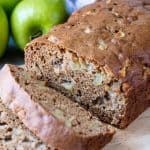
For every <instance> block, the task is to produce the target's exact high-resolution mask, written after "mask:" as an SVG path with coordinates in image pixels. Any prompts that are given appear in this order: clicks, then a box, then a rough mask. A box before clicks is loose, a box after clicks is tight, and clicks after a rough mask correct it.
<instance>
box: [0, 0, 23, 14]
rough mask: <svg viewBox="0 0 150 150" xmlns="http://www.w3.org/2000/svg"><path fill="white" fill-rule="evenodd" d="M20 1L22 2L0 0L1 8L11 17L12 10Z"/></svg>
mask: <svg viewBox="0 0 150 150" xmlns="http://www.w3.org/2000/svg"><path fill="white" fill-rule="evenodd" d="M19 1H20V0H0V6H2V7H3V8H4V10H5V11H6V13H7V14H8V15H10V14H11V12H12V10H13V9H14V7H15V6H16V4H17V3H18V2H19Z"/></svg>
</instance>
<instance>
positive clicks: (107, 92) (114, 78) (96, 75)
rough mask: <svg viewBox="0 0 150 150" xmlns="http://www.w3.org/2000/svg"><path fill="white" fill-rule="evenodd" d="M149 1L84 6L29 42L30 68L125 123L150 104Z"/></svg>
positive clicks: (121, 125)
mask: <svg viewBox="0 0 150 150" xmlns="http://www.w3.org/2000/svg"><path fill="white" fill-rule="evenodd" d="M149 6H150V2H149V1H146V0H108V1H101V2H97V3H94V4H92V5H89V6H87V7H84V8H83V9H81V10H79V11H77V12H75V13H74V14H73V15H72V16H71V17H70V19H69V20H68V22H67V23H65V24H62V25H59V26H56V27H55V28H54V29H53V30H51V31H50V32H49V34H47V35H45V36H43V37H40V38H38V39H36V40H34V41H32V42H31V43H29V44H28V45H27V47H26V48H25V63H26V67H27V69H28V70H30V71H33V72H36V74H37V76H39V78H42V79H44V80H45V81H48V82H49V85H50V86H51V87H53V88H56V89H57V90H59V91H61V92H62V93H64V94H65V95H66V96H68V97H71V99H73V100H74V101H76V102H78V103H79V104H81V105H82V106H84V107H85V108H86V109H88V110H89V111H91V112H92V113H93V114H94V115H96V116H98V117H99V118H100V119H101V120H103V121H105V122H107V123H110V124H112V125H115V126H117V127H119V128H124V127H126V126H127V125H128V124H129V123H130V122H132V121H133V120H134V119H135V118H136V117H138V115H139V114H140V113H142V112H143V111H144V110H145V109H146V108H147V107H149V106H150V90H149V89H150V82H149V78H150V42H149V40H150V9H149Z"/></svg>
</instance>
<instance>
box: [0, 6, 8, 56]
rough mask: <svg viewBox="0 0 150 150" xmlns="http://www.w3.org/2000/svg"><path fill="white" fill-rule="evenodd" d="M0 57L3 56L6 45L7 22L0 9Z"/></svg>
mask: <svg viewBox="0 0 150 150" xmlns="http://www.w3.org/2000/svg"><path fill="white" fill-rule="evenodd" d="M0 16H1V19H0V30H1V31H0V57H2V56H3V54H4V52H5V49H6V46H7V43H8V32H9V28H8V20H7V16H6V14H5V12H4V10H3V8H2V7H0Z"/></svg>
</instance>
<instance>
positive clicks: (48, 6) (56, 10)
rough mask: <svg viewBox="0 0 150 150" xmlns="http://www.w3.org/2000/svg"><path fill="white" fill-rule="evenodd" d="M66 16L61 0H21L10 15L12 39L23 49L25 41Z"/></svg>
mask: <svg viewBox="0 0 150 150" xmlns="http://www.w3.org/2000/svg"><path fill="white" fill-rule="evenodd" d="M67 16H68V14H67V11H66V9H65V2H64V1H63V0H23V1H21V2H20V3H19V4H18V5H17V6H16V7H15V9H14V11H13V12H12V16H11V28H12V34H13V37H14V40H15V42H16V44H17V45H18V47H19V48H20V49H22V50H23V49H24V47H25V45H26V43H28V42H29V41H30V40H32V39H33V38H36V37H38V36H40V35H42V34H45V33H47V32H48V31H49V29H50V28H52V27H53V26H54V25H56V24H59V23H62V22H64V21H65V20H66V19H67Z"/></svg>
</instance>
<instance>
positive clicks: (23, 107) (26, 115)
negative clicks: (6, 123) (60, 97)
mask: <svg viewBox="0 0 150 150" xmlns="http://www.w3.org/2000/svg"><path fill="white" fill-rule="evenodd" d="M10 68H11V66H9V65H5V66H4V68H3V69H2V70H1V72H0V83H1V85H0V96H1V98H2V101H3V103H5V104H6V105H7V106H8V107H9V108H10V109H11V110H12V111H13V112H14V113H15V114H17V116H18V117H19V118H20V120H21V121H22V122H23V123H24V124H25V125H26V127H28V128H29V129H30V130H31V131H32V132H33V133H34V134H35V135H37V136H38V137H39V138H40V139H41V140H42V141H44V142H46V143H47V144H48V145H49V146H50V147H51V148H56V149H62V150H83V149H89V150H97V149H98V148H100V147H102V146H104V145H105V144H106V143H108V142H109V141H110V140H111V138H112V136H113V134H114V130H108V132H106V133H98V134H97V135H95V136H93V137H84V136H83V135H79V134H78V133H75V132H74V131H73V130H72V129H71V128H68V127H66V126H65V124H64V123H63V122H61V121H59V120H58V119H56V118H55V117H54V116H53V115H52V114H51V113H50V112H47V111H46V110H45V109H44V108H43V107H42V106H41V105H40V104H39V103H37V102H35V101H33V100H32V98H31V96H30V95H29V94H28V93H27V92H26V91H25V90H24V89H23V88H22V87H21V86H20V85H19V84H18V83H17V81H16V80H15V78H14V77H13V75H12V72H11V69H10ZM91 141H93V142H92V143H91ZM89 144H90V145H89Z"/></svg>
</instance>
